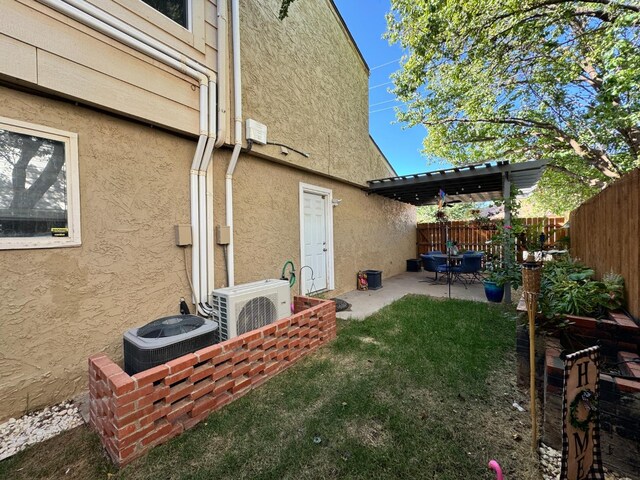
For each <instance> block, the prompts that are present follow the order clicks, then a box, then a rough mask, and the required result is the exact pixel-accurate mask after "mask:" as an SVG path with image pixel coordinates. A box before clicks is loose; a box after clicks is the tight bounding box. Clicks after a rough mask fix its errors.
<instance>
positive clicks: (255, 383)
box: [251, 375, 269, 388]
mask: <svg viewBox="0 0 640 480" xmlns="http://www.w3.org/2000/svg"><path fill="white" fill-rule="evenodd" d="M267 380H269V377H268V376H266V375H257V376H255V377H253V378H252V379H251V387H252V388H256V387H259V386H260V385H262V384H263V383H264V382H266V381H267Z"/></svg>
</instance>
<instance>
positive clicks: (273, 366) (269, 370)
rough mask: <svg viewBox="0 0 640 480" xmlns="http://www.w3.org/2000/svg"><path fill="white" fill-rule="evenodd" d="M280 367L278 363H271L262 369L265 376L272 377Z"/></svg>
mask: <svg viewBox="0 0 640 480" xmlns="http://www.w3.org/2000/svg"><path fill="white" fill-rule="evenodd" d="M280 368H281V366H280V364H279V363H278V362H271V363H269V364H268V365H267V366H265V367H264V373H265V375H273V374H275V373H276V372H277V371H278V370H280Z"/></svg>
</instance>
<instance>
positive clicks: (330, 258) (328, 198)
mask: <svg viewBox="0 0 640 480" xmlns="http://www.w3.org/2000/svg"><path fill="white" fill-rule="evenodd" d="M305 193H313V194H316V195H323V196H324V202H325V208H324V212H325V222H326V227H327V231H326V234H327V288H325V289H322V290H316V291H315V292H310V293H312V294H313V293H321V292H328V291H330V290H335V288H336V285H335V277H334V250H333V190H331V189H329V188H324V187H318V186H317V185H311V184H309V183H303V182H300V188H299V204H300V267H301V268H302V262H303V261H304V194H305ZM304 273H305V272H300V288H301V291H302V292H303V294H306V291H307V289H306V284H305V276H304Z"/></svg>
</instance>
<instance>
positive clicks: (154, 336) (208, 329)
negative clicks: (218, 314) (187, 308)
mask: <svg viewBox="0 0 640 480" xmlns="http://www.w3.org/2000/svg"><path fill="white" fill-rule="evenodd" d="M217 330H218V324H217V323H216V322H214V321H211V320H207V319H204V318H200V317H198V316H196V315H173V316H170V317H164V318H159V319H158V320H154V321H153V322H150V323H147V324H146V325H145V326H143V327H138V328H132V329H130V330H127V331H126V332H125V333H124V337H123V339H122V341H123V346H124V371H125V372H127V373H128V374H129V375H133V374H135V373H138V372H142V371H143V370H147V369H149V368H153V367H155V366H157V365H160V364H163V363H166V362H168V361H170V360H173V359H174V358H178V357H181V356H182V355H186V354H187V353H191V352H195V351H196V350H199V349H201V348H205V347H208V346H209V345H213V344H214V343H216V340H217V338H218V332H217Z"/></svg>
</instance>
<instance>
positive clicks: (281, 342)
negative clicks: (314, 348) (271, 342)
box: [276, 338, 289, 350]
mask: <svg viewBox="0 0 640 480" xmlns="http://www.w3.org/2000/svg"><path fill="white" fill-rule="evenodd" d="M287 345H289V339H288V338H283V339H282V340H279V341H278V343H276V348H277V349H278V350H281V349H283V348H287Z"/></svg>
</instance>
